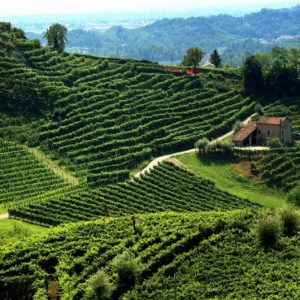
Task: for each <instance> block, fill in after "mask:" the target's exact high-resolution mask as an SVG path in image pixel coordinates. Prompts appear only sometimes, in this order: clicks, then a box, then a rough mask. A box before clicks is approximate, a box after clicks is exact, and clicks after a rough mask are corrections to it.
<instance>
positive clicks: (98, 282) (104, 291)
mask: <svg viewBox="0 0 300 300" xmlns="http://www.w3.org/2000/svg"><path fill="white" fill-rule="evenodd" d="M112 291H113V285H112V284H111V282H110V278H109V276H108V275H107V274H106V273H105V271H104V270H99V271H97V273H96V274H94V275H92V276H91V277H90V278H89V279H88V280H87V288H86V292H85V297H86V299H95V300H98V299H99V300H102V299H110V298H111V295H112Z"/></svg>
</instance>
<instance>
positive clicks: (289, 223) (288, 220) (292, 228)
mask: <svg viewBox="0 0 300 300" xmlns="http://www.w3.org/2000/svg"><path fill="white" fill-rule="evenodd" d="M280 218H281V220H282V225H283V228H282V229H283V234H284V235H286V236H289V237H290V236H294V235H296V234H297V231H298V227H299V213H298V212H297V211H296V210H295V209H294V208H293V207H292V206H285V207H284V208H282V209H281V210H280Z"/></svg>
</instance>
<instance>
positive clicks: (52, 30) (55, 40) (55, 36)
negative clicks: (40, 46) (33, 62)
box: [44, 23, 68, 52]
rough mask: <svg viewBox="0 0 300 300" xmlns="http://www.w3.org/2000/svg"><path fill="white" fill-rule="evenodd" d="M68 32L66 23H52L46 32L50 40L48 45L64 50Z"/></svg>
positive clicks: (54, 48)
mask: <svg viewBox="0 0 300 300" xmlns="http://www.w3.org/2000/svg"><path fill="white" fill-rule="evenodd" d="M67 32H68V29H67V27H65V26H64V25H61V24H59V23H56V24H53V25H51V26H50V27H49V28H48V29H47V30H46V31H45V32H44V37H45V38H46V39H47V41H48V46H49V47H50V48H51V49H53V50H57V51H58V52H63V51H64V49H65V46H66V43H67Z"/></svg>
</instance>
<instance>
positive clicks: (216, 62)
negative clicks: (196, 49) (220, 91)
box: [209, 50, 222, 68]
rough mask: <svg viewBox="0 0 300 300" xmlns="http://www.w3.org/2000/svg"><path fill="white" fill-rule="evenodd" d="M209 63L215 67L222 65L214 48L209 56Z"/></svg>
mask: <svg viewBox="0 0 300 300" xmlns="http://www.w3.org/2000/svg"><path fill="white" fill-rule="evenodd" d="M209 61H210V63H212V64H213V65H215V66H216V67H217V68H220V67H222V59H221V56H220V54H219V52H218V51H217V50H214V51H213V52H212V54H211V55H210V58H209Z"/></svg>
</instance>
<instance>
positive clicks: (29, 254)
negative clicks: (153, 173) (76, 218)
mask: <svg viewBox="0 0 300 300" xmlns="http://www.w3.org/2000/svg"><path fill="white" fill-rule="evenodd" d="M257 218H261V217H259V216H258V213H254V212H253V211H251V212H250V211H247V210H244V211H232V212H225V213H224V212H223V213H221V212H206V213H189V214H184V213H181V214H176V213H162V214H149V215H136V216H135V217H134V218H132V217H123V218H116V219H114V218H106V219H100V220H97V221H92V222H86V223H77V224H73V225H69V226H66V227H64V228H57V229H55V230H53V231H52V232H51V233H50V234H49V235H47V236H45V237H43V238H35V239H34V240H31V241H28V242H26V243H22V244H19V245H16V246H15V247H12V248H11V249H10V250H9V251H8V250H5V249H2V251H0V298H1V299H20V298H21V296H27V295H28V296H29V297H30V298H31V297H32V296H33V295H34V297H35V299H47V298H48V296H49V297H51V296H52V297H55V295H58V293H59V295H60V298H61V299H68V300H72V299H93V297H94V296H96V293H98V296H99V295H104V294H105V295H106V296H108V298H109V299H112V298H113V299H117V298H119V299H121V297H126V299H170V298H172V297H174V293H176V294H177V299H187V298H188V299H225V298H228V299H256V298H259V299H261V298H270V299H271V298H278V299H299V297H300V294H299V288H298V285H299V263H298V262H299V258H300V253H299V249H300V236H299V233H298V235H296V236H295V237H292V238H286V237H285V238H282V240H281V242H280V243H281V244H282V247H281V248H280V249H276V250H273V251H272V255H271V254H270V252H268V251H266V252H265V251H262V249H261V247H260V246H258V245H257V243H256V240H255V233H254V230H253V228H254V227H255V224H256V219H257ZM137 228H138V230H137ZM124 272H125V273H124ZM126 272H127V273H126ZM95 274H96V275H95ZM122 299H123V298H122Z"/></svg>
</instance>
